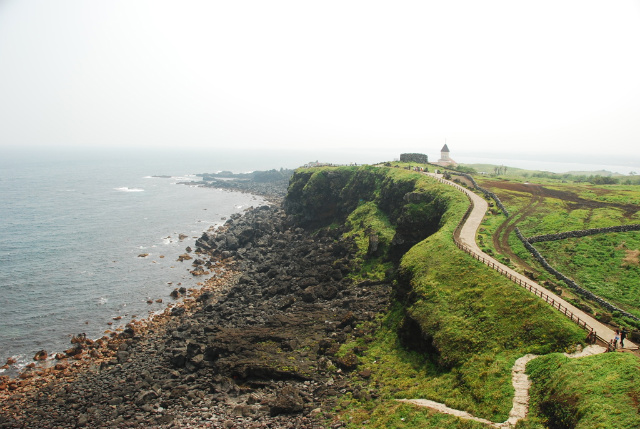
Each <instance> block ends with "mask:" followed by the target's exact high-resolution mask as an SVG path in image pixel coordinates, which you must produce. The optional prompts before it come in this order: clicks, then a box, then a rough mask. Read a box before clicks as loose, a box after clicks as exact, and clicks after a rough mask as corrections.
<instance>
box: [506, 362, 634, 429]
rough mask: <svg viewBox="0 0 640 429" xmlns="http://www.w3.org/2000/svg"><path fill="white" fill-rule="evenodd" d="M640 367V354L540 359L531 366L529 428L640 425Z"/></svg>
mask: <svg viewBox="0 0 640 429" xmlns="http://www.w3.org/2000/svg"><path fill="white" fill-rule="evenodd" d="M639 370H640V367H639V361H638V358H637V357H636V356H634V355H632V354H630V353H605V354H601V355H594V356H589V357H585V358H580V359H569V358H567V357H565V356H563V355H561V354H552V355H549V356H543V357H539V358H537V359H534V360H533V361H531V362H529V364H528V365H527V373H528V374H529V377H530V379H531V381H532V388H531V390H530V394H531V403H530V414H531V415H530V417H529V419H528V420H529V421H530V423H531V424H529V425H527V426H523V427H536V426H534V425H533V424H535V423H537V424H541V425H542V426H543V427H557V428H575V429H583V428H584V429H587V428H588V429H591V428H620V429H622V428H637V427H638V426H639V425H640V415H639V413H640V408H639V407H638V404H639V402H640V371H639ZM551 424H552V425H551ZM520 427H521V426H518V428H520Z"/></svg>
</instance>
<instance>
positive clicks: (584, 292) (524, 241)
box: [515, 227, 640, 320]
mask: <svg viewBox="0 0 640 429" xmlns="http://www.w3.org/2000/svg"><path fill="white" fill-rule="evenodd" d="M515 231H516V235H517V236H518V238H519V239H520V241H522V244H524V247H526V248H527V250H528V251H529V252H531V254H532V255H533V257H534V258H536V260H537V261H538V262H540V264H541V265H542V266H543V267H544V269H545V270H547V271H548V272H549V273H551V274H553V275H554V276H555V278H557V279H558V280H562V281H563V282H564V283H565V284H566V285H567V286H569V287H570V288H571V289H573V290H574V291H575V292H576V293H578V294H579V295H581V296H583V297H585V298H587V299H590V300H592V301H595V302H597V303H598V304H600V305H601V306H602V307H603V308H606V309H607V310H609V311H611V312H614V311H617V312H619V313H620V314H621V315H623V316H625V317H629V318H631V319H634V320H640V318H638V317H636V316H634V315H633V314H631V313H628V312H626V311H624V310H621V309H620V308H618V307H616V306H614V305H613V304H611V303H609V302H607V301H605V300H604V299H602V298H600V297H599V296H597V295H596V294H594V293H593V292H591V291H588V290H586V289H585V288H583V287H581V286H580V285H578V284H577V283H576V282H574V281H573V280H571V279H570V278H569V277H567V276H565V275H564V274H562V273H561V272H560V271H558V270H556V269H555V268H553V267H552V266H551V265H550V264H549V263H548V262H547V260H546V259H545V258H544V257H543V256H542V255H541V254H540V252H539V251H538V249H536V248H535V247H533V245H532V244H531V243H530V242H529V241H528V240H527V239H526V238H525V237H524V236H523V235H522V233H521V232H520V229H519V228H518V227H516V229H515Z"/></svg>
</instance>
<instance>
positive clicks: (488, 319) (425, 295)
mask: <svg viewBox="0 0 640 429" xmlns="http://www.w3.org/2000/svg"><path fill="white" fill-rule="evenodd" d="M468 205H469V203H468V200H467V198H466V197H465V196H464V195H463V194H462V193H460V192H459V191H456V190H455V189H453V188H451V187H447V186H445V185H442V184H440V183H438V182H436V181H435V180H433V179H431V178H429V177H426V176H424V175H422V174H419V173H415V172H411V171H407V170H403V169H400V168H374V167H362V168H323V169H307V170H298V171H297V172H296V174H295V175H294V177H293V179H292V182H291V185H290V188H289V195H288V197H287V203H286V206H287V211H288V213H289V214H290V215H291V216H292V218H293V219H296V220H297V221H298V222H301V223H302V224H303V225H306V226H308V227H321V226H327V225H332V224H340V225H343V224H344V225H346V226H347V227H348V228H349V232H347V233H346V234H347V235H351V236H354V238H355V239H356V242H357V243H358V244H359V246H360V254H359V258H360V259H361V267H362V269H361V272H360V274H359V275H361V276H362V277H367V276H368V277H370V278H372V279H375V278H379V277H380V276H387V277H388V276H389V273H390V272H392V271H393V269H392V268H396V269H397V271H398V272H399V273H400V274H399V275H398V277H397V280H396V290H397V300H396V302H395V304H394V305H393V306H392V308H391V309H390V311H389V312H388V313H387V314H384V315H381V316H380V318H379V319H378V320H377V322H375V323H371V322H369V324H368V325H367V326H362V327H361V331H362V332H366V333H368V334H367V335H364V336H361V337H356V338H354V339H353V340H352V341H351V342H350V343H348V344H346V345H345V346H343V347H342V349H341V350H340V352H339V354H340V355H341V356H345V357H349V359H351V360H357V361H358V362H359V365H358V370H356V371H353V372H352V376H353V380H352V383H353V385H354V386H357V387H358V388H357V389H356V391H355V392H357V393H355V392H354V394H353V395H352V394H347V395H345V396H344V398H343V400H342V403H341V405H340V407H339V408H338V410H337V412H338V413H339V414H340V415H341V416H342V417H343V418H344V419H345V420H346V421H350V422H351V423H352V426H353V427H362V426H365V427H379V428H383V427H384V428H388V427H418V426H420V427H431V428H436V427H437V428H442V427H481V425H478V424H476V423H472V422H464V421H461V420H459V419H457V418H454V417H450V416H442V415H439V414H434V413H433V412H430V411H428V410H426V409H417V408H416V407H413V406H409V405H405V404H403V405H400V404H398V403H397V402H396V401H394V399H398V398H427V399H432V400H435V401H438V402H443V403H445V404H447V405H448V406H450V407H452V408H458V409H462V410H466V411H468V412H470V413H472V414H474V415H476V416H478V417H484V418H487V419H490V420H493V421H504V420H506V419H507V416H508V413H509V411H510V409H511V405H512V399H513V388H512V385H511V368H512V366H513V363H514V362H515V360H516V359H517V358H519V357H521V356H522V355H524V354H526V353H530V352H534V353H539V354H544V353H549V352H552V351H563V350H564V349H565V348H567V347H569V346H571V345H572V344H575V343H578V342H580V341H581V340H583V338H584V333H583V331H582V330H581V329H579V328H578V327H577V326H575V325H574V324H572V323H571V322H570V321H569V320H568V319H566V318H564V316H562V315H560V314H559V313H557V312H556V311H554V310H553V309H551V307H549V306H547V305H546V304H543V303H542V302H540V301H539V300H538V299H537V298H535V297H534V296H532V295H531V294H529V293H528V292H526V291H524V290H523V289H521V288H519V287H518V286H516V285H514V284H513V283H511V282H509V281H508V280H506V279H505V278H504V277H502V276H501V275H499V274H498V273H496V272H494V271H492V270H490V269H489V268H487V267H486V266H484V265H482V264H480V263H478V262H477V261H475V260H474V259H473V258H472V257H470V256H468V255H467V254H465V253H464V252H462V251H460V250H459V249H458V248H457V247H456V246H455V244H454V243H453V240H452V237H453V232H454V230H455V228H456V226H457V225H458V223H459V222H460V220H461V219H462V217H463V215H464V213H465V212H466V210H467V208H468ZM416 220H419V221H416ZM372 236H375V237H377V238H376V239H375V240H373V241H374V242H376V241H377V250H376V251H372V244H371V243H372V240H371V239H370V237H372ZM408 244H410V245H411V246H410V249H407V250H406V251H405V252H404V253H403V256H402V258H401V260H400V262H398V261H397V259H396V257H395V256H396V254H397V251H398V250H399V249H406V248H407V245H408ZM373 247H375V246H373Z"/></svg>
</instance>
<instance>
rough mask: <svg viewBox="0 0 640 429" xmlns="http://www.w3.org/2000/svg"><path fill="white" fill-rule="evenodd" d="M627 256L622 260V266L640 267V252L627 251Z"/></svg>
mask: <svg viewBox="0 0 640 429" xmlns="http://www.w3.org/2000/svg"><path fill="white" fill-rule="evenodd" d="M625 252H626V255H625V257H624V259H623V260H622V266H623V267H626V266H631V265H633V266H638V265H640V250H638V249H636V250H625Z"/></svg>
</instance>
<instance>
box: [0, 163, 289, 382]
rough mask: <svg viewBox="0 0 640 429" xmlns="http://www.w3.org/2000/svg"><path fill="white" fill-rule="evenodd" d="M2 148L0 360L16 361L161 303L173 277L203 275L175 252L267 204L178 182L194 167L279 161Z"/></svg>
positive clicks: (187, 279) (184, 282)
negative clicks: (234, 217)
mask: <svg viewBox="0 0 640 429" xmlns="http://www.w3.org/2000/svg"><path fill="white" fill-rule="evenodd" d="M3 155H4V156H2V157H0V198H1V201H2V202H1V203H0V366H1V365H3V364H4V363H5V362H6V360H7V359H8V358H10V357H13V358H16V359H17V360H18V365H17V367H20V366H23V365H25V364H27V363H29V362H32V361H33V356H34V354H35V353H36V352H37V351H39V350H41V349H44V350H47V351H48V352H49V354H51V353H53V352H60V351H63V350H65V349H67V348H69V347H70V338H71V336H72V335H74V334H79V333H85V334H86V335H87V337H89V338H99V337H101V336H102V335H103V334H104V332H105V331H106V330H108V329H111V330H113V329H115V328H116V327H117V326H119V325H120V326H121V325H123V324H126V323H128V322H129V321H130V320H131V319H132V317H134V316H136V317H137V318H138V319H140V318H144V317H148V316H149V314H150V313H153V312H157V311H161V310H162V309H163V308H164V307H165V306H166V305H167V303H168V302H171V301H172V299H171V298H170V296H169V293H170V292H171V291H172V290H173V289H174V288H176V287H179V286H178V285H180V286H184V287H186V288H189V287H196V285H197V283H198V282H199V281H202V279H201V278H198V277H193V276H192V275H191V274H190V273H189V272H188V269H192V267H191V265H190V264H189V263H188V262H177V257H178V255H180V254H182V253H184V252H185V248H186V247H187V246H191V247H192V248H194V247H195V246H194V242H195V240H196V239H197V238H198V237H200V236H201V235H202V233H203V232H204V231H206V230H207V229H209V228H210V227H211V226H216V225H221V224H223V223H224V219H225V218H227V217H229V216H230V215H231V214H232V213H236V212H241V211H243V210H245V209H246V208H248V207H250V206H259V205H263V204H265V202H264V200H263V199H262V198H260V197H257V196H254V195H249V194H244V193H238V192H229V191H224V190H219V189H212V188H201V187H194V186H187V185H181V184H178V183H179V182H182V181H191V180H199V179H198V178H197V177H196V176H194V174H196V173H203V172H215V171H220V170H231V171H235V172H242V171H249V170H251V169H253V168H252V166H255V167H256V168H265V166H266V165H269V163H271V164H270V168H275V167H279V164H278V161H279V160H278V159H274V158H273V157H271V159H270V160H269V157H268V156H267V157H264V156H263V157H261V158H260V162H253V163H252V162H247V161H246V160H245V159H243V158H238V157H233V156H227V157H224V156H220V157H216V156H211V157H209V156H207V157H198V156H197V154H195V155H196V156H194V154H189V153H183V154H179V153H171V154H168V153H162V154H153V153H146V154H142V153H131V152H127V151H125V152H122V153H119V152H108V153H93V152H82V153H72V154H70V153H67V154H64V153H54V152H52V153H45V154H43V153H30V154H28V153H25V152H13V153H7V152H5V153H4V154H3ZM154 176H162V177H154ZM181 234H183V235H184V236H186V238H183V239H180V235H181ZM142 254H148V256H146V257H140V256H139V255H142ZM156 299H162V300H163V302H162V303H157V302H156ZM149 300H151V301H152V302H153V303H152V304H148V303H147V301H149ZM114 318H121V319H119V320H114ZM108 323H112V325H108ZM15 370H16V367H13V368H11V369H10V370H9V371H8V372H5V373H15ZM2 371H4V370H2ZM2 371H0V373H2Z"/></svg>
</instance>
